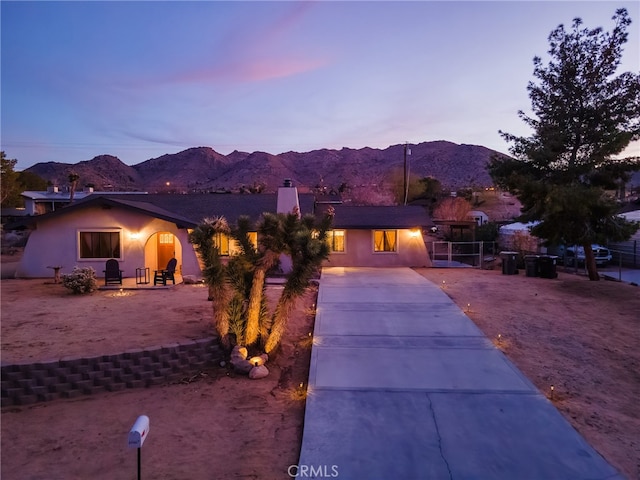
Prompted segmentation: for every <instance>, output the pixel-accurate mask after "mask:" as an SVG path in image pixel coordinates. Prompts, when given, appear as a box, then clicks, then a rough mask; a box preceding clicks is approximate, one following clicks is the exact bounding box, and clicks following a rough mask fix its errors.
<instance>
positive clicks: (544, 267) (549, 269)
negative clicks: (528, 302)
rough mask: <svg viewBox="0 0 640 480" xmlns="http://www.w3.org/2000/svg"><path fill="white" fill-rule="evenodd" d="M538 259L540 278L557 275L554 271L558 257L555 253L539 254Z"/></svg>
mask: <svg viewBox="0 0 640 480" xmlns="http://www.w3.org/2000/svg"><path fill="white" fill-rule="evenodd" d="M538 261H539V264H540V270H539V271H540V276H541V277H542V278H556V277H557V276H558V273H557V272H556V265H557V263H558V257H556V256H555V255H540V258H539V259H538Z"/></svg>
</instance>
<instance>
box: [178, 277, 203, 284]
mask: <svg viewBox="0 0 640 480" xmlns="http://www.w3.org/2000/svg"><path fill="white" fill-rule="evenodd" d="M182 283H184V284H185V285H195V284H197V283H200V282H199V281H198V279H197V278H196V276H195V275H183V276H182Z"/></svg>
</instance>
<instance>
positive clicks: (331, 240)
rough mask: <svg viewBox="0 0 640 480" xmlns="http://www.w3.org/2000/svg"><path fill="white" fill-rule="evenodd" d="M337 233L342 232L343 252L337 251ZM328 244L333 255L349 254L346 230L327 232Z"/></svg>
mask: <svg viewBox="0 0 640 480" xmlns="http://www.w3.org/2000/svg"><path fill="white" fill-rule="evenodd" d="M335 232H342V250H336V249H335V246H336V242H335V238H336V236H335ZM326 240H327V243H328V244H329V250H330V252H331V253H347V231H346V230H345V229H344V228H336V229H331V230H329V231H328V232H327V239H326Z"/></svg>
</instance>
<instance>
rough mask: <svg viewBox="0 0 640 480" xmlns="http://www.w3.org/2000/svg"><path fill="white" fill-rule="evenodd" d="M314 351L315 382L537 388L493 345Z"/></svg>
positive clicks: (383, 386)
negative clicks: (479, 346)
mask: <svg viewBox="0 0 640 480" xmlns="http://www.w3.org/2000/svg"><path fill="white" fill-rule="evenodd" d="M313 357H314V358H312V362H315V369H314V370H313V371H310V375H311V374H312V373H315V377H314V378H313V381H314V383H313V385H315V387H316V388H345V389H346V388H348V389H376V388H378V389H385V390H425V391H428V390H454V391H470V392H477V391H482V392H488V391H511V392H529V393H531V392H534V391H535V389H534V387H533V386H532V385H531V383H530V382H529V381H528V380H527V379H526V378H525V377H524V376H523V375H522V374H520V372H519V371H518V370H516V369H515V368H514V367H513V364H511V362H509V361H508V360H507V359H506V358H505V357H504V355H503V354H502V353H501V352H500V351H499V350H496V349H494V348H491V349H489V348H485V349H478V348H466V349H465V348H439V349H431V348H411V349H407V348H399V349H398V348H384V347H382V348H380V347H369V348H354V347H352V348H331V347H322V348H318V349H316V350H315V351H314V352H313ZM310 381H311V379H310Z"/></svg>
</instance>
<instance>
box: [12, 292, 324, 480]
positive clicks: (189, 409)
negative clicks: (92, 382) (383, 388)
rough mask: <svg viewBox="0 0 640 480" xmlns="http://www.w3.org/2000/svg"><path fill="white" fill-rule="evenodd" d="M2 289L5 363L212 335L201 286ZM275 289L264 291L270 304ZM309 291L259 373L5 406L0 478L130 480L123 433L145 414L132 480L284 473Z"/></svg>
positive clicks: (295, 422) (131, 456) (300, 378)
mask: <svg viewBox="0 0 640 480" xmlns="http://www.w3.org/2000/svg"><path fill="white" fill-rule="evenodd" d="M0 288H1V294H2V362H3V364H6V363H15V362H18V361H20V362H23V361H29V362H32V361H38V360H42V359H46V360H54V359H57V358H60V357H61V356H62V357H77V356H93V355H94V354H95V355H99V354H101V353H102V352H106V353H119V352H123V351H125V350H127V349H130V348H135V347H149V346H156V345H162V344H166V343H173V342H175V341H180V339H183V340H184V339H197V338H205V337H209V336H211V335H212V332H213V330H212V328H211V327H210V323H209V320H210V318H211V302H207V290H206V289H205V288H203V287H200V286H194V285H176V286H175V287H174V288H170V289H168V290H158V291H124V292H123V293H124V294H125V295H124V296H120V295H119V292H114V291H98V292H94V293H93V294H90V295H80V296H78V295H72V294H69V293H67V290H65V289H64V288H63V287H62V286H61V285H59V284H58V285H56V284H53V282H50V281H44V280H2V282H1V284H0ZM280 291H281V287H277V286H269V287H267V293H268V296H269V299H270V301H271V302H272V303H273V302H274V301H275V300H276V298H277V296H278V295H279V293H280ZM316 297H317V288H311V289H310V290H309V292H308V293H307V295H305V296H304V297H303V298H302V299H300V300H299V302H298V305H297V308H296V310H295V311H294V313H293V315H292V317H291V319H290V323H289V331H288V334H287V335H286V337H285V339H284V341H283V344H282V348H281V351H280V352H279V353H278V355H277V356H276V358H274V359H270V361H269V362H268V363H267V367H268V368H269V370H270V374H269V376H268V377H267V378H264V379H261V380H250V379H249V378H248V377H247V376H243V375H237V374H235V373H234V372H232V371H231V370H230V369H229V368H221V367H218V368H211V369H208V370H205V371H203V372H202V373H201V375H200V376H198V377H197V378H195V379H191V380H193V381H191V382H188V381H186V379H185V381H183V382H176V383H174V384H168V385H164V386H154V387H151V388H147V389H132V390H125V391H121V392H105V393H98V394H95V395H90V396H83V397H79V398H75V399H71V400H63V399H61V400H54V401H51V402H47V403H39V404H35V405H28V406H22V407H5V408H3V409H2V427H1V428H2V450H1V455H2V465H1V472H0V473H1V478H2V479H3V480H11V479H16V480H17V479H20V480H25V479H30V480H35V479H38V480H39V479H42V480H45V479H46V480H53V479H60V480H62V479H64V480H71V479H78V480H87V479H92V480H93V479H105V480H117V479H134V478H137V477H136V476H137V450H135V449H131V450H130V449H128V448H127V438H128V436H127V435H128V432H129V430H130V428H131V427H132V425H133V423H134V422H135V420H136V419H137V417H138V416H139V415H143V414H144V415H147V416H148V417H149V419H150V433H149V439H148V440H147V441H146V442H145V444H144V446H143V448H142V451H141V458H142V478H150V479H171V480H178V479H193V480H197V479H202V480H205V479H206V480H211V479H232V478H237V479H279V478H289V477H288V475H287V469H288V467H289V466H290V465H293V464H295V463H296V462H297V460H298V455H299V451H300V442H301V438H302V423H303V418H304V389H305V387H306V381H307V378H308V369H309V359H310V353H311V342H310V337H309V332H311V331H312V330H313V321H314V315H313V305H314V304H315V301H316ZM301 383H303V384H304V385H303V387H302V389H301V388H300V384H301Z"/></svg>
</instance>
